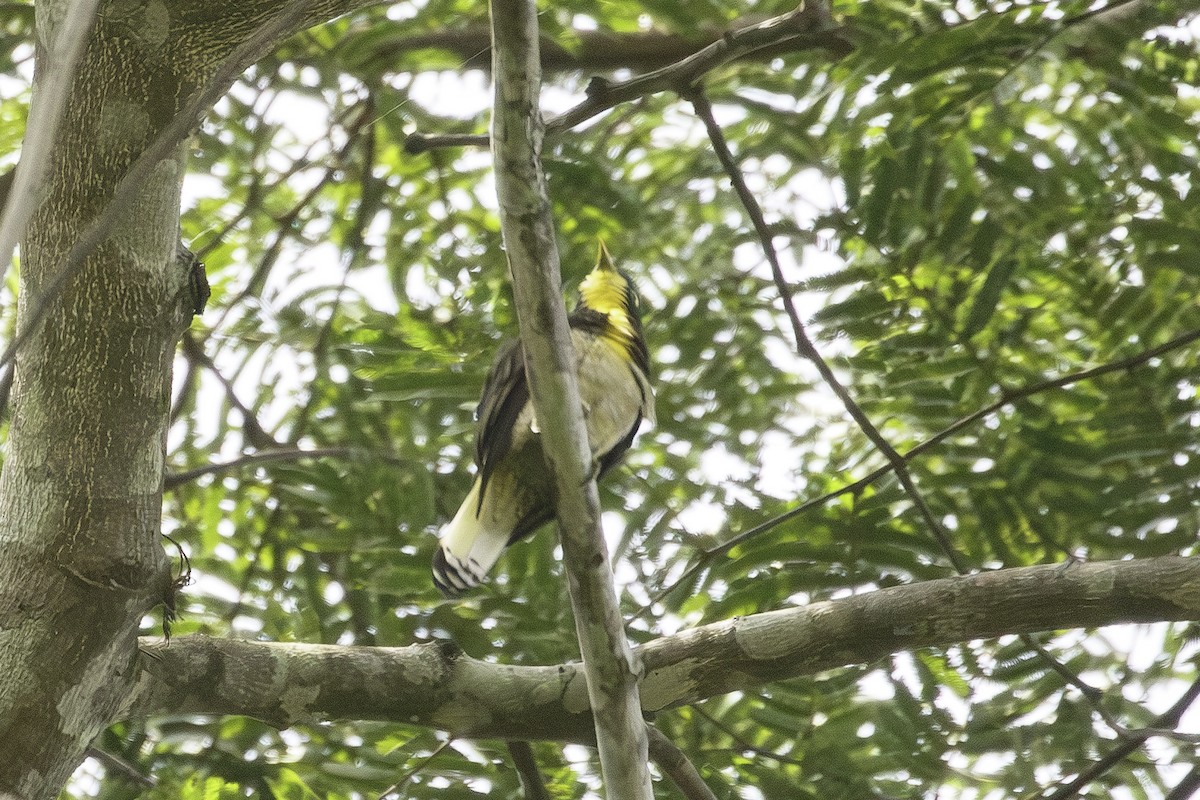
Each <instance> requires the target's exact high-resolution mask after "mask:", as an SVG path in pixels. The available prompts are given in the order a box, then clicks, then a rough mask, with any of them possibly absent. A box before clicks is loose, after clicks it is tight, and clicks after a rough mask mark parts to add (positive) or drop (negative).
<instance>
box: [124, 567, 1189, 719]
mask: <svg viewBox="0 0 1200 800" xmlns="http://www.w3.org/2000/svg"><path fill="white" fill-rule="evenodd" d="M1197 619H1200V559H1197V558H1178V557H1174V556H1171V557H1165V558H1154V559H1145V560H1141V561H1106V562H1097V563H1093V564H1074V565H1070V566H1067V565H1050V566H1041V567H1025V568H1021V569H1006V570H998V571H996V572H984V573H980V574H978V575H972V576H969V577H963V578H946V579H943V580H936V581H925V582H922V583H916V584H912V585H909V586H898V587H894V588H890V589H881V590H879V591H876V592H870V593H868V594H861V595H855V596H853V597H847V598H844V599H841V600H833V601H829V602H823V603H813V604H811V605H808V606H802V607H797V608H784V609H779V610H778V611H768V612H765V613H762V614H753V615H750V616H747V617H740V618H736V619H731V620H725V621H722V622H716V623H713V624H711V625H704V626H701V627H698V628H693V629H690V630H686V631H682V632H680V633H678V634H675V635H673V636H664V637H661V638H659V639H656V640H654V641H652V642H650V643H648V644H645V645H643V646H641V647H640V648H637V654H638V656H639V657H640V658H641V659H642V661H643V663H644V664H645V669H646V674H645V676H644V677H643V678H642V681H641V701H642V707H643V709H644V711H646V712H647V713H651V712H655V711H660V710H662V709H665V708H671V707H674V706H679V705H686V704H690V703H695V702H699V701H701V700H705V699H707V698H710V697H715V696H717V695H721V694H725V693H727V692H735V691H737V692H750V691H754V690H755V689H756V688H758V687H760V686H763V685H765V684H768V683H771V682H772V681H780V680H786V679H788V678H795V677H798V676H801V675H811V674H814V673H818V672H821V671H824V670H828V669H835V668H837V667H841V666H846V665H850V664H862V663H869V662H872V661H875V660H877V659H880V658H883V657H885V656H887V655H888V654H889V653H895V652H899V651H902V650H914V649H918V648H921V647H932V646H938V647H944V646H947V645H951V644H957V643H961V642H967V641H971V640H973V639H989V638H994V637H997V636H1003V635H1007V634H1019V633H1030V632H1034V631H1044V630H1064V629H1070V628H1094V627H1099V626H1103V625H1113V624H1117V623H1126V622H1155V621H1161V620H1197ZM143 646H144V647H145V649H146V650H147V652H148V654H149V655H148V656H147V657H146V658H144V659H143V662H142V664H143V668H144V672H143V674H142V679H141V683H140V684H139V691H138V694H137V698H136V701H135V711H136V713H137V714H139V715H153V714H160V713H166V714H179V713H202V714H247V715H250V716H254V717H258V718H260V719H263V720H266V721H268V722H270V723H271V724H273V725H278V726H286V725H291V724H294V723H298V722H306V723H311V722H316V721H320V720H328V719H371V720H389V721H394V722H405V723H410V724H413V725H425V726H429V727H434V728H440V729H442V730H445V731H448V732H450V733H451V734H453V735H455V736H457V737H496V738H503V739H510V738H520V739H552V740H560V741H577V742H589V743H590V742H593V741H594V734H593V730H592V717H591V715H590V713H589V701H588V692H587V687H586V679H585V678H584V674H583V670H582V668H581V667H580V665H578V664H558V665H554V666H542V667H526V666H521V667H517V666H507V665H504V664H496V663H490V662H485V661H478V660H476V659H473V658H470V657H468V656H465V655H463V654H462V653H461V652H460V651H458V650H457V649H456V648H454V647H452V646H448V645H437V644H418V645H412V646H409V647H393V648H384V647H337V646H332V645H307V644H268V643H263V642H241V641H230V640H220V639H209V638H205V637H198V636H187V637H182V638H179V639H175V640H172V642H171V646H170V647H169V648H167V647H165V646H164V645H163V643H162V641H161V640H157V639H146V640H143ZM151 656H152V657H151Z"/></svg>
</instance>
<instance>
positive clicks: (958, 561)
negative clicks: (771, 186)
mask: <svg viewBox="0 0 1200 800" xmlns="http://www.w3.org/2000/svg"><path fill="white" fill-rule="evenodd" d="M687 97H688V99H689V100H690V101H691V103H692V106H693V107H694V108H695V109H696V115H697V116H699V117H700V119H701V121H703V122H704V128H705V130H707V131H708V138H709V140H710V141H711V142H712V146H713V150H714V151H715V152H716V155H717V159H718V160H720V162H721V165H722V166H723V167H724V168H725V173H726V175H728V176H729V180H730V181H731V182H732V183H733V188H734V190H735V191H736V192H737V195H738V198H739V199H741V201H742V206H743V207H744V208H745V209H746V214H747V216H749V217H750V221H751V223H753V225H754V230H755V231H756V232H757V233H758V238H759V240H760V242H761V243H762V249H763V253H764V254H765V255H766V258H767V262H768V263H769V264H770V265H771V275H772V277H773V278H774V280H775V286H776V288H777V289H778V290H779V296H780V298H781V299H782V300H783V308H784V311H785V312H786V313H787V317H788V320H789V321H790V322H791V324H792V334H793V335H794V336H795V339H796V350H797V351H798V352H799V353H800V355H801V356H803V357H805V358H807V359H808V360H810V361H811V362H812V363H813V365H814V366H815V367H816V368H817V372H819V373H820V375H821V379H822V380H823V381H825V384H826V385H827V386H829V388H830V389H831V390H832V391H833V393H834V394H835V395H837V398H838V399H839V400H841V401H842V405H843V406H844V407H845V408H846V412H847V413H848V414H850V416H851V417H853V419H854V421H855V422H856V423H857V424H858V427H859V428H860V429H861V430H862V432H863V433H865V434H866V435H867V438H868V439H870V440H871V443H872V444H874V445H875V447H876V449H877V450H879V452H881V453H883V455H884V457H885V458H887V460H888V464H890V465H891V468H892V472H894V473H896V478H897V479H898V480H899V481H900V485H901V486H903V487H904V491H905V493H906V494H907V495H908V498H909V500H911V501H912V503H913V505H914V506H915V507H916V508H917V511H918V512H919V513H920V515H921V519H922V520H924V522H925V525H926V526H927V527H928V528H929V531H930V532H931V533H932V534H933V536H934V538H935V539H936V540H937V543H938V546H939V547H940V548H941V549H942V552H943V553H945V555H946V558H947V559H949V561H950V563H951V564H953V565H954V569H955V570H956V571H957V572H959V573H964V572H966V571H967V570H968V569H970V566H969V565H968V564H967V562H966V560H964V559H963V557H962V555H960V554H959V552H958V551H957V550H955V549H954V545H953V543H951V541H950V537H949V535H948V534H947V533H946V531H945V530H943V529H942V526H941V523H939V522H938V521H937V519H936V518H935V517H934V516H933V512H932V511H931V510H930V509H929V506H928V504H926V502H925V498H924V497H923V496H922V495H921V492H920V491H919V490H918V489H917V485H916V484H915V483H914V482H913V479H912V476H911V475H909V472H908V466H907V465H906V464H905V462H904V459H903V458H902V457H901V455H900V454H899V453H898V452H896V448H894V447H892V445H891V443H890V442H888V440H887V439H885V438H884V437H883V434H881V433H880V432H879V429H878V428H876V427H875V424H874V423H873V422H871V420H870V418H868V417H867V415H866V413H865V412H864V411H863V410H862V408H861V407H859V405H858V403H857V402H856V401H855V399H854V397H853V396H852V395H851V394H850V392H849V390H848V389H847V388H846V387H845V386H843V385H842V382H841V381H839V380H838V378H837V376H836V375H834V374H833V370H832V369H830V367H829V364H828V363H827V362H826V361H825V359H824V358H822V357H821V354H820V353H819V352H817V348H816V347H815V346H814V345H813V343H812V340H811V339H810V338H809V336H808V333H807V332H806V331H805V330H804V323H803V322H801V321H800V314H799V312H797V311H796V304H795V303H794V302H793V301H792V290H791V287H789V286H788V284H787V280H786V279H785V278H784V276H783V268H782V267H781V266H780V264H779V254H778V253H777V252H776V250H775V244H774V241H773V238H772V236H771V231H770V228H768V227H767V222H766V220H765V219H764V218H763V213H762V208H761V207H760V206H759V205H758V201H757V200H756V199H755V197H754V193H753V192H751V191H750V187H749V186H747V185H746V179H745V178H744V177H743V176H742V171H741V169H740V168H739V167H738V165H737V162H736V161H735V160H734V158H733V153H732V152H730V150H729V144H728V143H727V142H726V141H725V134H724V133H723V132H722V131H721V127H720V125H718V124H717V120H716V118H715V117H713V112H712V105H711V104H710V103H709V102H708V98H707V97H705V96H704V93H703V92H702V91H700V90H698V89H697V90H694V91H691V92H689V93H688V95H687Z"/></svg>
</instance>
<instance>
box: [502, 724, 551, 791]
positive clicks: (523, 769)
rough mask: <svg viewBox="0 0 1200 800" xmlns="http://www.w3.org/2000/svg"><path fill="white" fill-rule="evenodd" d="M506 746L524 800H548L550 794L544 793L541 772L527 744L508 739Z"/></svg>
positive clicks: (520, 740)
mask: <svg viewBox="0 0 1200 800" xmlns="http://www.w3.org/2000/svg"><path fill="white" fill-rule="evenodd" d="M507 744H508V754H509V755H510V756H512V760H513V766H515V767H516V768H517V775H519V776H520V778H521V789H522V790H524V792H525V800H550V793H549V792H547V791H546V781H545V779H544V778H542V771H541V770H540V769H538V763H537V759H536V758H535V757H534V755H533V748H532V747H531V746H530V745H529V742H526V741H524V740H522V739H509V740H508V742H507Z"/></svg>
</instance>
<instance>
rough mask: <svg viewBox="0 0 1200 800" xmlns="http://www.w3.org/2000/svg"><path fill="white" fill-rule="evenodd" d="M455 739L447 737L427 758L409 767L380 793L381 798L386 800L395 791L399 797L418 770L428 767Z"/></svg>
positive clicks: (380, 799)
mask: <svg viewBox="0 0 1200 800" xmlns="http://www.w3.org/2000/svg"><path fill="white" fill-rule="evenodd" d="M453 741H454V739H447V740H446V741H444V742H442V743H441V744H439V745H438V746H437V747H435V748H434V750H433V752H432V753H430V754H429V755H428V756H426V757H425V758H423V759H421V760H420V761H419V762H417V764H416V765H415V766H413V767H412V768H411V769H409V770H408V771H407V772H405V773H404V774H403V775H401V776H400V779H399V780H397V781H396V782H395V783H393V784H392V785H391V786H389V787H388V788H386V789H384V790H383V791H382V792H381V793H380V794H379V800H385V798H387V797H388V796H389V795H391V794H393V793H396V794H395V796H396V797H399V796H400V795H399V791H400V790H401V789H403V788H404V787H405V786H407V785H408V782H409V781H411V780H412V779H413V778H414V777H416V775H417V773H418V772H420V771H421V770H423V769H425V768H426V767H428V766H429V762H430V761H433V759H435V758H437V756H438V755H439V754H441V752H442V751H443V750H445V749H446V748H447V747H449V746H450V743H451V742H453Z"/></svg>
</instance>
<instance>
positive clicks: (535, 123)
mask: <svg viewBox="0 0 1200 800" xmlns="http://www.w3.org/2000/svg"><path fill="white" fill-rule="evenodd" d="M491 18H492V36H493V46H492V56H493V70H492V71H493V74H494V75H495V81H496V86H495V100H494V104H493V110H492V133H493V135H492V143H493V145H494V146H493V152H492V156H493V159H494V160H495V165H496V190H497V195H498V199H499V201H500V225H501V230H502V232H503V234H504V245H505V248H506V249H507V251H508V263H509V267H510V269H511V270H512V278H513V293H514V296H515V299H516V306H517V319H518V322H519V323H520V330H521V342H522V345H523V347H524V353H525V371H526V374H527V375H528V377H529V389H530V396H531V399H532V401H533V408H534V413H535V416H536V418H537V420H538V423H539V426H540V427H541V430H542V433H541V442H542V448H543V450H544V451H545V455H546V462H547V467H548V468H549V469H550V473H551V474H552V475H553V476H554V493H555V498H556V506H557V509H556V510H557V515H558V522H559V532H560V535H561V539H562V546H563V563H564V566H565V567H566V572H567V583H568V587H569V589H570V594H571V606H572V610H573V612H574V616H575V632H576V635H577V637H578V639H579V649H580V653H581V654H582V656H583V664H584V670H585V671H586V673H587V685H588V694H589V697H590V704H591V707H592V708H594V709H596V714H595V730H596V740H597V746H598V749H599V752H600V771H601V774H602V778H603V780H604V786H605V790H606V792H607V794H608V796H609V797H613V798H617V797H619V798H622V800H638V798H651V797H653V789H652V787H651V784H650V770H649V767H648V764H647V758H648V756H647V744H646V727H645V724H644V723H643V722H642V716H641V704H640V702H639V700H638V673H639V672H640V669H639V667H638V663H637V661H636V660H635V659H634V657H633V653H632V652H631V650H630V647H629V641H628V639H627V638H626V636H625V628H624V624H623V621H622V619H621V613H620V607H619V606H618V603H617V594H616V590H615V588H614V586H613V576H612V566H611V563H610V560H609V554H608V548H607V547H606V546H605V542H604V535H603V532H602V531H601V529H600V499H599V495H598V493H597V491H596V479H595V471H594V469H593V467H592V453H591V447H590V446H589V444H588V436H587V429H586V427H585V425H584V420H583V408H582V406H581V404H580V400H579V386H578V376H577V375H576V374H575V354H574V348H573V347H572V345H571V335H570V329H569V328H568V326H567V312H566V308H565V307H564V305H563V298H562V288H561V287H562V274H561V270H560V269H559V263H558V249H557V247H556V243H555V237H554V223H553V220H552V219H551V217H550V200H549V197H548V196H547V192H546V177H545V174H544V173H543V171H542V165H541V148H542V127H541V113H540V111H539V110H538V92H539V90H540V87H541V73H540V67H539V60H538V22H537V4H536V2H534V0H492V5H491Z"/></svg>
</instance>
